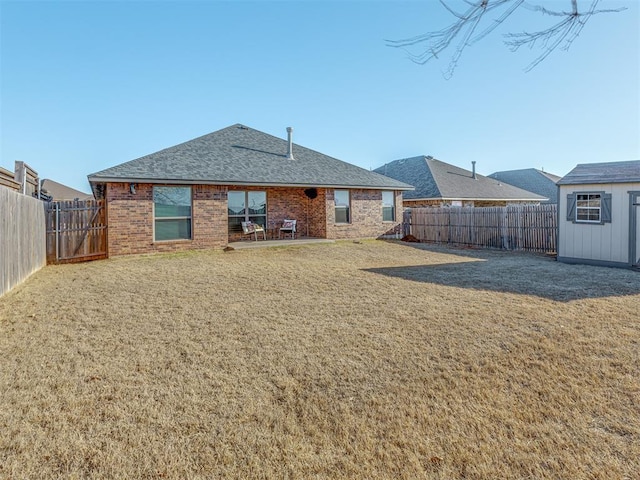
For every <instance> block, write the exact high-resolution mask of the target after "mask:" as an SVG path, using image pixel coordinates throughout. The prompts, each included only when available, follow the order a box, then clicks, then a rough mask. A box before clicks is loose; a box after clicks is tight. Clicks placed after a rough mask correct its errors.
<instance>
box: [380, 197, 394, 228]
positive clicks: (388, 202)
mask: <svg viewBox="0 0 640 480" xmlns="http://www.w3.org/2000/svg"><path fill="white" fill-rule="evenodd" d="M395 219H396V194H395V192H390V191H388V190H383V191H382V221H383V222H393V221H394V220H395Z"/></svg>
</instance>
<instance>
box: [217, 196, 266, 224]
mask: <svg viewBox="0 0 640 480" xmlns="http://www.w3.org/2000/svg"><path fill="white" fill-rule="evenodd" d="M227 215H228V217H229V233H237V232H241V231H242V222H253V223H257V224H259V225H262V227H263V228H267V192H264V191H258V190H249V191H244V190H229V192H228V193H227Z"/></svg>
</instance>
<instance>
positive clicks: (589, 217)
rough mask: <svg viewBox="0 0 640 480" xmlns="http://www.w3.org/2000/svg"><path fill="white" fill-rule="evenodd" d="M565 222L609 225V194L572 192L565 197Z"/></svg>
mask: <svg viewBox="0 0 640 480" xmlns="http://www.w3.org/2000/svg"><path fill="white" fill-rule="evenodd" d="M567 220H568V221H570V222H574V223H596V224H599V225H602V224H605V223H611V194H610V193H605V192H574V193H570V194H568V195H567Z"/></svg>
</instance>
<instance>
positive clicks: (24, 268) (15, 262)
mask: <svg viewBox="0 0 640 480" xmlns="http://www.w3.org/2000/svg"><path fill="white" fill-rule="evenodd" d="M44 217H45V215H44V206H43V203H42V201H40V200H38V199H36V198H33V197H30V196H28V195H22V194H20V193H18V192H15V191H13V190H10V189H8V188H5V187H0V296H1V295H3V294H5V293H6V292H8V291H9V290H11V289H12V288H13V287H15V286H16V285H18V284H19V283H21V282H22V281H24V280H25V279H26V278H27V277H28V276H29V275H31V274H32V273H34V272H36V271H37V270H39V269H40V268H42V267H44V265H45V264H46V248H45V242H46V239H45V222H44Z"/></svg>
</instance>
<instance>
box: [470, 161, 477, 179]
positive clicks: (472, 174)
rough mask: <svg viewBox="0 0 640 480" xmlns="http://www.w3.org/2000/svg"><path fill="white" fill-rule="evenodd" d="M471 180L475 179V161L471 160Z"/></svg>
mask: <svg viewBox="0 0 640 480" xmlns="http://www.w3.org/2000/svg"><path fill="white" fill-rule="evenodd" d="M471 178H473V179H476V178H477V177H476V161H475V160H471Z"/></svg>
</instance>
